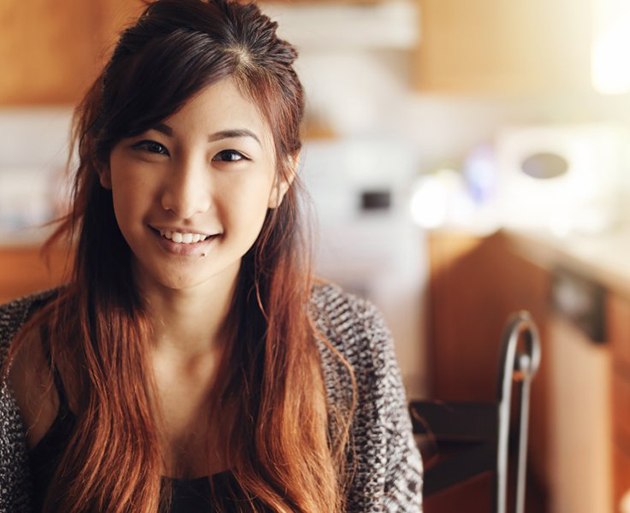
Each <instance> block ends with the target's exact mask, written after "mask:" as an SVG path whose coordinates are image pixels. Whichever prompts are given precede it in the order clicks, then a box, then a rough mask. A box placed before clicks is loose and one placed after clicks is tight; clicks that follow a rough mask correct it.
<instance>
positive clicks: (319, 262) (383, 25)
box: [0, 0, 630, 513]
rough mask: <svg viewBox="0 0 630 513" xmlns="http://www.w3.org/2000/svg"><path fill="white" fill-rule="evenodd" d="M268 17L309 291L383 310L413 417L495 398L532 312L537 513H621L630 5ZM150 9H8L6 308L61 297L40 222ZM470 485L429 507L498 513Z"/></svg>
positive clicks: (627, 401)
mask: <svg viewBox="0 0 630 513" xmlns="http://www.w3.org/2000/svg"><path fill="white" fill-rule="evenodd" d="M262 5H263V9H265V10H266V11H267V12H268V13H269V14H270V16H272V18H274V19H276V20H277V21H278V22H279V24H280V33H281V35H283V36H284V37H286V39H288V40H289V41H291V42H293V43H294V44H295V45H296V46H297V48H298V49H299V51H300V57H299V59H298V62H297V68H298V72H299V74H300V75H301V77H302V79H303V82H304V84H305V87H306V90H307V102H308V103H307V116H306V123H305V126H304V143H305V145H304V151H303V155H302V158H301V168H302V169H301V172H302V177H303V179H304V181H305V183H306V186H307V189H308V191H309V193H310V196H311V201H312V204H313V206H314V207H315V211H316V220H315V223H314V226H315V228H316V240H317V248H318V249H317V254H316V260H315V262H316V266H317V270H318V273H319V274H320V275H322V276H323V277H325V278H328V279H331V280H333V281H336V282H338V283H340V284H341V285H343V286H344V287H345V288H347V289H349V290H351V291H353V292H355V293H357V294H359V295H362V296H365V297H367V298H369V299H371V300H372V301H373V302H374V303H376V304H377V306H378V307H379V308H380V309H381V310H382V311H383V313H384V315H385V317H386V319H387V321H388V324H389V326H390V328H391V330H392V332H393V334H394V337H395V340H396V350H397V353H398V358H399V361H400V365H401V370H402V373H403V378H404V381H405V386H406V388H407V393H408V396H409V397H410V398H425V397H432V398H439V399H445V400H464V401H469V400H493V399H494V398H495V394H496V392H495V390H496V380H497V358H498V346H499V339H500V334H501V330H502V327H503V324H504V322H505V320H506V318H507V316H508V314H509V313H510V312H512V311H514V310H518V309H528V310H530V311H531V312H532V313H533V315H534V318H535V320H536V321H537V323H538V325H539V328H540V331H541V335H542V342H543V365H542V368H541V371H540V374H539V375H538V377H537V378H536V381H535V385H534V391H533V398H532V413H531V423H530V424H531V426H530V444H529V462H530V468H529V474H530V476H529V484H528V490H529V492H530V494H531V495H532V496H531V498H528V510H529V511H536V512H542V513H544V512H549V513H582V512H583V513H599V512H602V513H609V512H613V511H614V512H622V511H630V509H626V510H624V509H623V506H624V501H623V497H624V494H625V493H626V491H627V490H628V489H630V265H628V263H627V262H628V260H629V257H630V225H629V223H630V206H629V205H630V202H629V201H628V200H629V198H630V178H629V177H630V152H629V148H630V145H629V141H630V136H629V135H628V134H629V133H630V59H628V55H630V2H629V1H627V0H527V1H522V0H366V1H355V0H309V1H300V0H298V1H294V2H282V3H272V2H264V3H262ZM141 7H142V4H141V3H140V2H137V1H134V0H91V1H90V2H85V1H84V0H59V1H57V2H54V3H53V2H49V1H47V0H0V62H2V72H1V73H0V242H1V244H0V300H2V301H4V300H7V299H9V298H11V297H15V296H17V295H21V294H25V293H28V292H30V291H32V290H36V289H38V288H44V287H48V286H51V285H53V284H55V283H57V282H58V281H59V280H60V279H61V272H62V271H61V270H62V268H63V263H62V262H63V255H62V252H60V253H59V254H53V256H52V260H51V262H50V267H49V269H47V268H46V267H45V266H44V265H43V264H42V263H41V261H40V259H39V256H38V248H39V245H40V244H41V241H42V240H43V238H44V237H45V235H46V229H41V228H36V226H38V225H40V224H41V223H43V222H45V221H47V220H49V219H51V218H52V217H54V216H55V215H56V214H58V213H59V212H60V211H62V210H63V208H64V198H65V197H66V191H67V189H68V179H67V177H66V175H65V174H64V169H65V162H66V158H67V151H68V150H67V141H68V133H69V127H70V118H71V114H72V107H73V105H75V104H76V103H77V102H78V101H79V99H80V98H81V96H82V94H83V92H84V91H85V90H86V88H87V87H88V85H89V84H90V82H91V80H93V79H94V78H95V76H96V74H97V72H98V70H99V69H100V67H101V66H102V65H103V63H104V62H105V60H106V58H107V55H108V54H109V52H110V51H111V49H112V45H113V43H114V41H115V39H116V34H117V33H118V32H119V31H120V30H121V28H122V27H123V26H124V25H125V24H127V23H128V22H129V21H130V20H132V19H133V18H134V16H136V15H137V14H138V13H139V12H140V10H141ZM483 486H484V485H483V484H477V486H476V487H475V485H473V486H472V487H468V488H467V489H465V490H463V491H462V493H461V495H460V497H459V499H458V498H442V499H440V498H437V499H436V500H433V501H432V502H428V503H427V509H426V511H428V512H429V513H430V512H431V511H433V512H440V511H455V510H458V509H460V508H463V507H466V511H469V512H474V511H477V510H475V507H478V508H479V511H480V512H482V511H488V509H487V506H484V504H485V503H484V502H483V500H482V499H478V498H477V494H478V493H481V492H480V490H482V489H483ZM471 498H473V499H471ZM457 500H460V501H464V502H459V503H457V502H454V501H457ZM449 501H450V502H449ZM463 504H465V506H463Z"/></svg>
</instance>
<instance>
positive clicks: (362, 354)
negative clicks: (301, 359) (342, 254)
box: [311, 283, 395, 385]
mask: <svg viewBox="0 0 630 513" xmlns="http://www.w3.org/2000/svg"><path fill="white" fill-rule="evenodd" d="M311 316H312V319H313V322H314V323H315V326H316V328H317V329H318V330H319V331H320V332H321V334H322V335H323V336H324V337H326V339H327V340H328V341H329V342H330V344H331V346H332V347H333V348H334V349H335V350H337V351H339V353H341V355H342V356H343V357H344V358H345V359H346V361H347V362H348V363H349V364H350V365H351V367H352V368H353V369H354V371H355V373H357V374H358V375H357V379H358V380H359V381H360V374H361V373H362V372H363V371H365V372H368V373H376V374H381V373H382V372H386V371H387V370H388V368H389V367H390V365H392V364H394V363H395V357H394V348H393V341H392V337H391V334H390V331H389V329H388V327H387V325H386V323H385V320H384V319H383V316H382V314H381V313H380V311H379V310H378V309H377V308H376V307H375V306H374V305H373V304H372V303H371V302H370V301H368V300H366V299H362V298H359V297H357V296H355V295H353V294H350V293H348V292H345V291H344V290H343V289H342V288H341V287H339V286H337V285H334V284H330V283H324V284H318V285H316V286H315V287H314V288H313V292H312V295H311ZM358 384H359V385H360V383H358Z"/></svg>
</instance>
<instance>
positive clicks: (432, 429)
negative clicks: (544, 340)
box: [409, 311, 541, 513]
mask: <svg viewBox="0 0 630 513" xmlns="http://www.w3.org/2000/svg"><path fill="white" fill-rule="evenodd" d="M521 339H522V340H523V344H522V348H520V347H519V341H520V340H521ZM540 358H541V349H540V339H539V334H538V329H537V328H536V325H535V323H534V321H533V320H532V318H531V316H530V314H529V313H528V312H525V311H521V312H517V313H515V314H513V315H512V316H510V318H509V320H508V322H507V323H506V326H505V329H504V331H503V336H502V341H501V356H500V359H499V383H498V388H497V402H496V403H473V402H440V401H412V402H411V403H410V405H409V408H410V413H411V418H412V422H413V429H414V434H416V435H425V436H427V437H429V438H432V439H434V440H435V441H437V442H438V443H439V444H440V446H441V448H444V447H446V448H447V451H446V452H447V453H450V454H447V455H446V456H445V457H442V458H441V459H440V460H439V461H437V463H436V464H435V465H433V466H428V468H426V469H425V476H424V495H425V497H428V496H430V495H432V494H434V493H436V492H438V491H441V490H444V489H446V488H448V487H450V486H453V485H455V484H457V483H461V482H464V481H467V480H468V479H470V478H472V477H474V476H476V475H479V474H481V473H484V472H492V474H493V478H492V480H493V495H494V497H493V505H494V512H495V513H507V511H508V510H507V496H508V494H507V490H508V455H509V434H510V433H509V432H510V412H511V400H512V383H513V382H515V383H516V384H517V386H518V392H519V393H518V394H517V396H518V403H519V404H518V406H519V408H518V409H519V417H518V439H517V447H516V456H517V458H518V460H517V466H516V470H515V472H516V493H515V495H514V504H513V506H514V507H513V508H512V511H513V512H514V513H523V512H524V507H525V472H526V468H527V434H528V429H527V426H528V422H529V402H530V390H531V383H532V380H533V378H534V376H535V375H536V372H537V371H538V368H539V366H540Z"/></svg>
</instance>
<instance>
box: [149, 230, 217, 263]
mask: <svg viewBox="0 0 630 513" xmlns="http://www.w3.org/2000/svg"><path fill="white" fill-rule="evenodd" d="M152 231H153V233H154V234H155V236H156V237H157V238H158V240H159V243H160V246H161V247H162V249H164V250H165V251H167V252H168V253H171V254H174V255H180V256H200V257H203V256H206V255H207V254H208V253H209V251H210V249H211V246H212V243H213V242H214V241H215V240H216V239H218V238H219V236H218V235H211V236H210V237H208V238H207V239H206V240H204V241H200V242H191V243H190V244H184V243H178V242H173V241H172V240H170V239H167V238H166V237H162V235H160V233H159V232H156V231H154V230H152Z"/></svg>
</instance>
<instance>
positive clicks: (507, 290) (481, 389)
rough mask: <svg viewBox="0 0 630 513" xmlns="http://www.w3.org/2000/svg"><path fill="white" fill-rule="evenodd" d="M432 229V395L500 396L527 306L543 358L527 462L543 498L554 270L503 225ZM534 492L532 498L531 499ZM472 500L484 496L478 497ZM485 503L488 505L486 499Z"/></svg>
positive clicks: (467, 493) (444, 397) (535, 391)
mask: <svg viewBox="0 0 630 513" xmlns="http://www.w3.org/2000/svg"><path fill="white" fill-rule="evenodd" d="M428 237H429V240H428V246H429V260H430V285H429V286H430V289H429V294H430V297H429V326H430V328H429V333H428V334H427V340H428V341H429V353H430V357H429V362H428V365H427V367H428V368H429V369H430V370H431V385H432V386H431V389H432V393H431V395H432V397H434V398H436V399H442V400H452V401H495V400H496V393H497V380H498V360H499V347H500V341H501V335H502V332H503V328H504V325H505V322H506V320H507V318H508V316H509V315H510V314H511V313H512V312H514V311H517V310H528V311H529V312H530V313H531V314H532V316H533V318H534V320H535V322H536V324H537V325H538V328H539V330H540V335H541V344H542V346H543V347H542V352H543V358H542V361H541V366H540V369H539V372H538V374H537V376H536V378H535V380H534V382H533V385H532V397H531V406H530V408H531V410H530V435H529V436H530V440H529V454H530V456H529V459H530V464H529V467H530V473H531V475H532V476H533V478H532V481H531V482H530V483H529V484H528V488H529V490H530V491H534V489H535V490H537V491H538V490H539V492H540V493H539V495H537V496H536V497H535V498H536V499H538V500H541V501H542V502H543V503H544V497H545V493H546V491H545V488H544V487H545V483H546V482H547V475H546V472H547V470H546V458H547V453H548V447H547V444H548V433H547V425H548V396H547V394H546V390H547V389H548V383H547V381H548V369H549V365H550V361H549V358H548V356H547V352H548V351H547V350H546V347H545V344H546V341H547V333H546V330H547V320H548V315H549V312H548V308H547V306H548V296H549V288H550V276H549V273H548V272H547V271H546V270H545V269H543V268H542V267H538V266H536V265H534V264H532V263H531V262H529V261H528V260H525V259H524V258H522V257H521V256H519V255H518V254H517V253H516V252H515V251H514V250H513V247H512V244H511V243H510V241H509V240H508V239H507V237H505V236H504V235H503V234H501V233H498V234H495V235H493V236H490V237H479V236H475V235H470V234H462V233H451V232H442V231H437V232H432V233H430V234H429V236H428ZM480 486H483V484H481V485H480ZM461 493H464V494H465V496H466V497H467V499H471V498H472V497H476V496H477V493H478V487H477V488H475V487H473V488H470V487H469V489H468V490H466V491H462V492H461ZM481 495H484V494H481ZM484 496H485V495H484ZM449 500H458V499H456V498H453V499H449ZM533 500H534V498H532V500H531V501H530V500H529V499H528V502H532V504H533ZM464 502H465V501H464ZM469 503H470V502H469ZM472 503H474V504H481V503H479V502H478V500H477V499H474V501H473V502H472ZM431 507H433V505H432V504H431ZM544 508H545V506H544V504H540V505H538V509H537V510H532V511H539V512H543V511H545V509H544ZM456 510H458V508H455V507H453V508H449V507H436V508H435V509H429V508H427V512H429V513H433V512H440V513H441V512H443V511H456ZM475 511H477V510H475ZM479 511H488V509H483V507H481V508H480V509H479Z"/></svg>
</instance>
